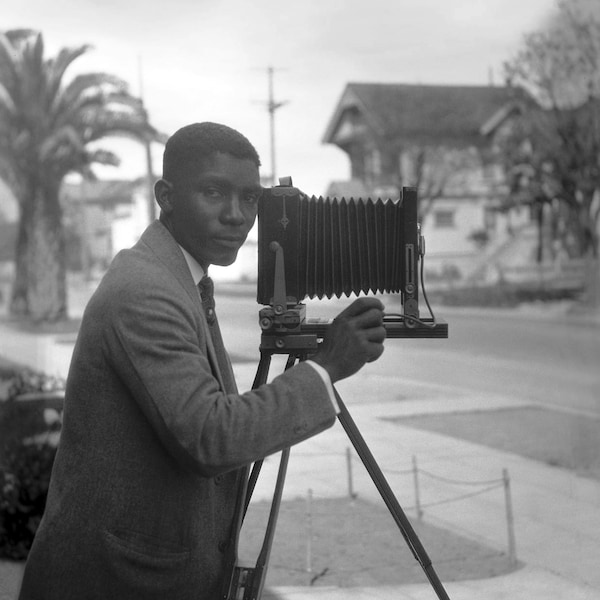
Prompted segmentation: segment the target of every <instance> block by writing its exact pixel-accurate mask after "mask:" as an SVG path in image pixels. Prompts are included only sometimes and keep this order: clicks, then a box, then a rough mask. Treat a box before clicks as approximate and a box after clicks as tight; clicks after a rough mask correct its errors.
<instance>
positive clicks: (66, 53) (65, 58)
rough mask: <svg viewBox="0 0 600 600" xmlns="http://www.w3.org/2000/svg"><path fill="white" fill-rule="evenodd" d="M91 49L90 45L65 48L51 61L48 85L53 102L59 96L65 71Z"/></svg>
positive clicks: (48, 68) (48, 71)
mask: <svg viewBox="0 0 600 600" xmlns="http://www.w3.org/2000/svg"><path fill="white" fill-rule="evenodd" d="M90 49H91V46H89V45H84V46H79V47H78V48H63V49H62V50H60V52H59V53H58V56H57V57H56V58H55V59H54V60H51V61H49V63H48V66H47V79H48V82H47V85H48V97H49V99H50V101H51V102H54V99H55V98H56V97H57V95H58V92H59V90H60V86H61V84H62V78H63V76H64V74H65V71H66V70H67V69H68V68H69V66H70V65H71V63H73V62H74V61H75V60H77V59H78V58H79V57H80V56H81V55H82V54H85V53H86V52H88V50H90ZM48 108H49V109H50V110H52V106H49V107H48Z"/></svg>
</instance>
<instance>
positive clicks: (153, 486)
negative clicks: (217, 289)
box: [20, 221, 335, 600]
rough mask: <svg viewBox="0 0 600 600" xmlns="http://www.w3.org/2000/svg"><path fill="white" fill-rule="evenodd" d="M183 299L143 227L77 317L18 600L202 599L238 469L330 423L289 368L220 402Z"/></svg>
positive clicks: (221, 557) (212, 588) (302, 368)
mask: <svg viewBox="0 0 600 600" xmlns="http://www.w3.org/2000/svg"><path fill="white" fill-rule="evenodd" d="M207 327H208V326H207V324H206V321H205V317H204V312H203V310H202V306H201V302H200V298H199V294H198V291H197V288H196V287H195V285H194V282H193V280H192V277H191V275H190V273H189V269H188V267H187V264H186V262H185V259H184V257H183V254H182V252H181V250H180V248H179V247H178V246H177V244H176V242H175V240H174V239H173V237H172V236H171V234H170V233H169V232H168V230H167V229H166V228H165V227H164V226H163V225H162V224H161V223H160V222H158V221H156V222H155V223H153V224H152V225H150V227H149V228H148V229H147V230H146V231H145V232H144V234H143V235H142V237H141V239H140V241H139V242H138V243H137V244H136V245H135V246H134V247H133V248H131V249H130V250H125V251H122V252H120V253H119V254H118V255H117V256H116V257H115V259H114V261H113V263H112V265H111V266H110V268H109V270H108V271H107V273H106V275H105V276H104V278H103V280H102V281H101V283H100V285H99V286H98V289H97V290H96V292H95V293H94V295H93V296H92V298H91V299H90V301H89V303H88V306H87V307H86V310H85V313H84V316H83V320H82V324H81V328H80V332H79V335H78V340H77V343H76V346H75V349H74V353H73V359H72V363H71V367H70V371H69V375H68V379H67V389H66V394H65V409H64V421H63V429H62V433H61V439H60V443H59V449H58V452H57V456H56V460H55V464H54V469H53V473H52V479H51V484H50V490H49V494H48V500H47V506H46V511H45V514H44V517H43V519H42V522H41V524H40V527H39V529H38V531H37V534H36V538H35V540H34V544H33V547H32V549H31V552H30V555H29V558H28V562H27V565H26V569H25V574H24V579H23V584H22V588H21V594H20V599H21V600H41V599H42V598H43V599H44V600H69V599H74V600H75V599H76V600H81V599H89V600H94V599H102V600H136V599H160V600H187V599H192V598H193V599H194V600H203V599H207V600H209V599H210V600H216V599H217V598H219V597H220V591H221V586H222V582H223V578H224V576H225V571H226V566H225V562H226V560H225V557H226V554H227V550H228V549H227V545H226V542H227V540H228V539H229V536H230V532H231V526H232V519H233V514H234V507H235V502H236V496H237V494H238V490H239V486H240V484H241V479H242V474H244V473H245V472H246V471H245V470H244V469H242V467H244V466H245V465H248V464H249V463H251V462H252V461H254V460H257V459H259V458H262V457H264V456H267V455H269V454H271V453H274V452H276V451H279V450H281V449H282V448H285V447H287V446H291V445H293V444H295V443H297V442H300V441H302V440H304V439H306V438H307V437H310V436H312V435H314V434H316V433H318V432H320V431H322V430H324V429H326V428H327V427H329V426H331V425H332V424H333V423H334V421H335V411H334V409H333V407H332V405H331V402H330V400H329V397H328V394H327V390H326V387H325V385H324V384H323V382H322V380H321V378H320V377H319V375H318V374H317V373H316V371H315V370H314V369H312V368H311V367H310V366H309V365H306V364H299V365H297V366H296V367H294V368H292V369H289V370H287V371H285V372H284V373H282V374H281V375H279V376H278V377H276V378H275V379H274V380H273V381H272V382H271V383H269V384H268V385H265V386H262V387H261V388H259V389H257V390H254V391H250V392H247V393H245V394H242V395H239V394H229V395H227V394H225V392H224V391H223V389H222V384H221V375H220V373H219V371H218V367H217V362H216V358H215V355H214V351H213V350H212V349H211V342H210V336H209V333H208V328H207Z"/></svg>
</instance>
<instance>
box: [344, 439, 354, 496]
mask: <svg viewBox="0 0 600 600" xmlns="http://www.w3.org/2000/svg"><path fill="white" fill-rule="evenodd" d="M346 466H347V471H348V496H350V498H352V499H353V500H354V498H356V494H355V493H354V484H353V480H352V453H351V451H350V448H349V447H347V448H346Z"/></svg>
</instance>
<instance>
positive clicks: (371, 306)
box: [311, 297, 385, 382]
mask: <svg viewBox="0 0 600 600" xmlns="http://www.w3.org/2000/svg"><path fill="white" fill-rule="evenodd" d="M384 340H385V327H384V326H383V304H382V303H381V302H380V301H379V300H378V299H377V298H371V297H368V298H358V299H357V300H355V301H354V302H353V303H352V304H351V305H350V306H348V308H346V309H345V310H343V311H342V312H341V313H340V314H339V315H338V316H337V317H336V318H335V319H334V320H333V323H331V325H330V326H329V329H328V330H327V334H326V336H325V339H324V340H323V343H322V344H321V348H320V349H319V352H317V354H315V355H314V356H312V357H311V360H313V361H314V362H316V363H317V364H319V365H321V366H322V367H323V368H324V369H325V370H326V371H327V372H328V373H329V376H330V377H331V381H332V382H336V381H339V380H340V379H344V378H345V377H350V375H354V373H356V372H357V371H358V370H359V369H360V368H361V367H362V366H363V365H364V364H365V363H367V362H373V361H374V360H377V359H378V358H379V357H380V356H381V354H382V353H383V341H384Z"/></svg>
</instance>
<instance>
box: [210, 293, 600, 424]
mask: <svg viewBox="0 0 600 600" xmlns="http://www.w3.org/2000/svg"><path fill="white" fill-rule="evenodd" d="M383 300H384V303H385V304H386V310H387V311H388V312H399V311H400V309H401V305H400V303H399V300H398V299H397V298H396V297H393V296H390V297H387V298H386V297H384V298H383ZM218 302H219V304H218V312H219V320H220V322H221V328H222V330H223V336H224V338H225V343H226V345H227V346H228V348H229V349H230V351H231V353H232V355H233V359H234V362H239V361H244V362H247V361H254V362H258V358H259V351H258V345H259V343H260V329H259V326H258V311H259V309H260V308H261V307H260V306H259V305H258V304H257V303H256V302H255V301H254V299H253V298H249V297H247V296H223V297H221V298H219V299H218ZM349 303H350V300H349V299H347V298H344V299H340V300H335V299H334V300H327V299H325V300H309V301H307V316H308V317H310V318H312V317H320V318H333V317H334V316H335V315H336V314H337V313H338V312H339V311H340V310H342V309H343V307H344V306H347V305H348V304H349ZM433 308H434V311H435V312H436V316H437V317H439V318H442V319H444V320H445V321H447V322H448V325H449V338H448V339H421V340H419V339H416V340H409V339H389V340H387V342H386V350H385V352H384V354H383V356H382V357H381V359H380V360H379V361H377V362H375V363H372V364H369V365H367V366H366V367H365V368H364V370H363V371H362V372H361V374H359V375H356V376H355V377H354V378H351V381H349V382H345V384H344V386H343V387H344V388H345V389H347V390H348V391H347V392H346V395H347V398H346V399H347V401H348V403H354V402H365V401H368V398H366V397H364V396H362V397H357V396H356V394H353V393H352V390H353V389H355V388H356V386H355V385H350V384H351V383H352V380H354V379H355V378H356V379H360V378H362V377H365V376H368V378H369V379H370V380H372V381H380V382H381V383H382V384H383V382H385V380H387V379H389V378H391V377H394V378H396V379H398V378H399V379H400V380H406V381H410V382H413V383H414V384H415V385H417V387H419V386H426V387H429V388H436V389H438V390H439V393H438V396H439V400H440V401H441V402H443V393H442V390H444V389H445V390H447V392H448V393H449V394H456V393H464V394H469V395H479V396H481V402H482V408H484V407H485V398H486V397H487V396H489V395H490V394H492V395H503V396H508V397H510V398H513V399H515V400H518V401H519V402H524V401H525V402H531V403H541V404H544V405H549V406H552V407H555V408H560V409H565V410H574V411H578V412H582V413H584V414H592V415H596V416H600V373H599V371H598V365H599V359H600V335H599V331H598V326H597V325H596V326H593V325H589V324H588V325H586V324H584V323H581V322H579V321H577V320H574V319H571V318H569V317H565V316H563V315H561V314H559V315H557V316H556V317H555V318H551V317H550V316H545V317H544V318H540V316H539V312H535V311H524V312H519V311H516V310H504V311H483V310H472V311H470V310H468V309H460V310H457V309H445V308H444V307H435V306H434V307H433ZM275 368H277V367H276V366H275V365H274V367H273V369H275ZM240 385H241V387H244V385H246V387H247V386H249V385H251V380H250V379H249V378H248V379H247V380H246V381H244V382H241V384H240ZM378 387H379V386H378ZM392 393H393V394H395V395H396V396H397V397H398V398H399V399H410V398H409V397H408V398H407V397H406V392H405V391H404V390H401V389H397V386H395V387H394V391H393V392H392ZM348 394H349V395H348ZM377 396H378V399H379V400H381V393H380V391H378V393H377ZM389 399H390V400H392V399H393V398H389Z"/></svg>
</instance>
